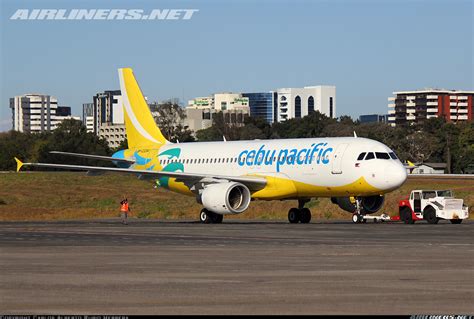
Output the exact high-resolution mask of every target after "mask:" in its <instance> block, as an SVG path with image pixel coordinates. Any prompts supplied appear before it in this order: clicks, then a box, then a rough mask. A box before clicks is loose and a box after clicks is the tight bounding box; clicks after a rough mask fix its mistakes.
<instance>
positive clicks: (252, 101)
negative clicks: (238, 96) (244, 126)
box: [242, 92, 278, 123]
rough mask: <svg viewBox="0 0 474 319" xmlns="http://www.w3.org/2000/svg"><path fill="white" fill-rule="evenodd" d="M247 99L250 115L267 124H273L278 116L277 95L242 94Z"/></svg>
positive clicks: (269, 93) (263, 93)
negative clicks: (261, 119)
mask: <svg viewBox="0 0 474 319" xmlns="http://www.w3.org/2000/svg"><path fill="white" fill-rule="evenodd" d="M242 96H243V97H246V98H247V99H248V103H249V107H250V115H251V116H252V117H260V118H263V119H265V120H266V121H267V122H268V123H273V122H275V119H276V118H277V116H278V103H277V102H278V94H277V93H276V92H261V93H242Z"/></svg>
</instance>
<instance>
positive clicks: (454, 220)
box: [450, 219, 462, 224]
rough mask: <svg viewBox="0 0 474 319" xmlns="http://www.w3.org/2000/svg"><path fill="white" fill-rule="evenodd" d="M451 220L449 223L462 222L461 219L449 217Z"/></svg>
mask: <svg viewBox="0 0 474 319" xmlns="http://www.w3.org/2000/svg"><path fill="white" fill-rule="evenodd" d="M450 221H451V224H461V223H462V219H450Z"/></svg>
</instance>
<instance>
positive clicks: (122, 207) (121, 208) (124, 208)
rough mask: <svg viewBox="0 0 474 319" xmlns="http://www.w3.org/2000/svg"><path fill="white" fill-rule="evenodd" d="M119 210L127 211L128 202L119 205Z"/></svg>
mask: <svg viewBox="0 0 474 319" xmlns="http://www.w3.org/2000/svg"><path fill="white" fill-rule="evenodd" d="M120 211H121V212H128V203H123V204H122V205H121V206H120Z"/></svg>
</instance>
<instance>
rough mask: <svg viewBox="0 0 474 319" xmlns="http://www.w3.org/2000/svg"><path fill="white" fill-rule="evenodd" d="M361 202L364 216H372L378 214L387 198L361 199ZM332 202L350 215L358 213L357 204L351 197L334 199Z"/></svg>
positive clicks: (368, 197) (376, 196) (375, 196)
mask: <svg viewBox="0 0 474 319" xmlns="http://www.w3.org/2000/svg"><path fill="white" fill-rule="evenodd" d="M359 199H360V200H361V202H360V204H361V206H362V207H361V211H362V213H363V214H372V213H375V212H377V211H378V210H379V209H380V208H382V205H383V203H384V200H385V197H384V196H380V195H374V196H367V197H359ZM331 202H332V203H333V204H337V205H338V206H339V207H340V208H341V209H343V210H345V211H346V212H349V213H354V212H355V211H356V208H357V207H356V204H355V202H352V201H351V199H350V197H332V198H331Z"/></svg>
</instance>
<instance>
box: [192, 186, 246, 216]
mask: <svg viewBox="0 0 474 319" xmlns="http://www.w3.org/2000/svg"><path fill="white" fill-rule="evenodd" d="M200 201H201V202H202V204H203V205H204V207H205V208H207V209H208V210H210V211H211V212H214V213H218V214H240V213H242V212H243V211H245V210H246V209H247V208H248V207H249V204H250V191H249V189H248V188H247V186H245V185H243V184H241V183H236V182H229V183H216V184H209V185H207V186H205V188H204V190H203V191H202V193H201V198H200Z"/></svg>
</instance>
